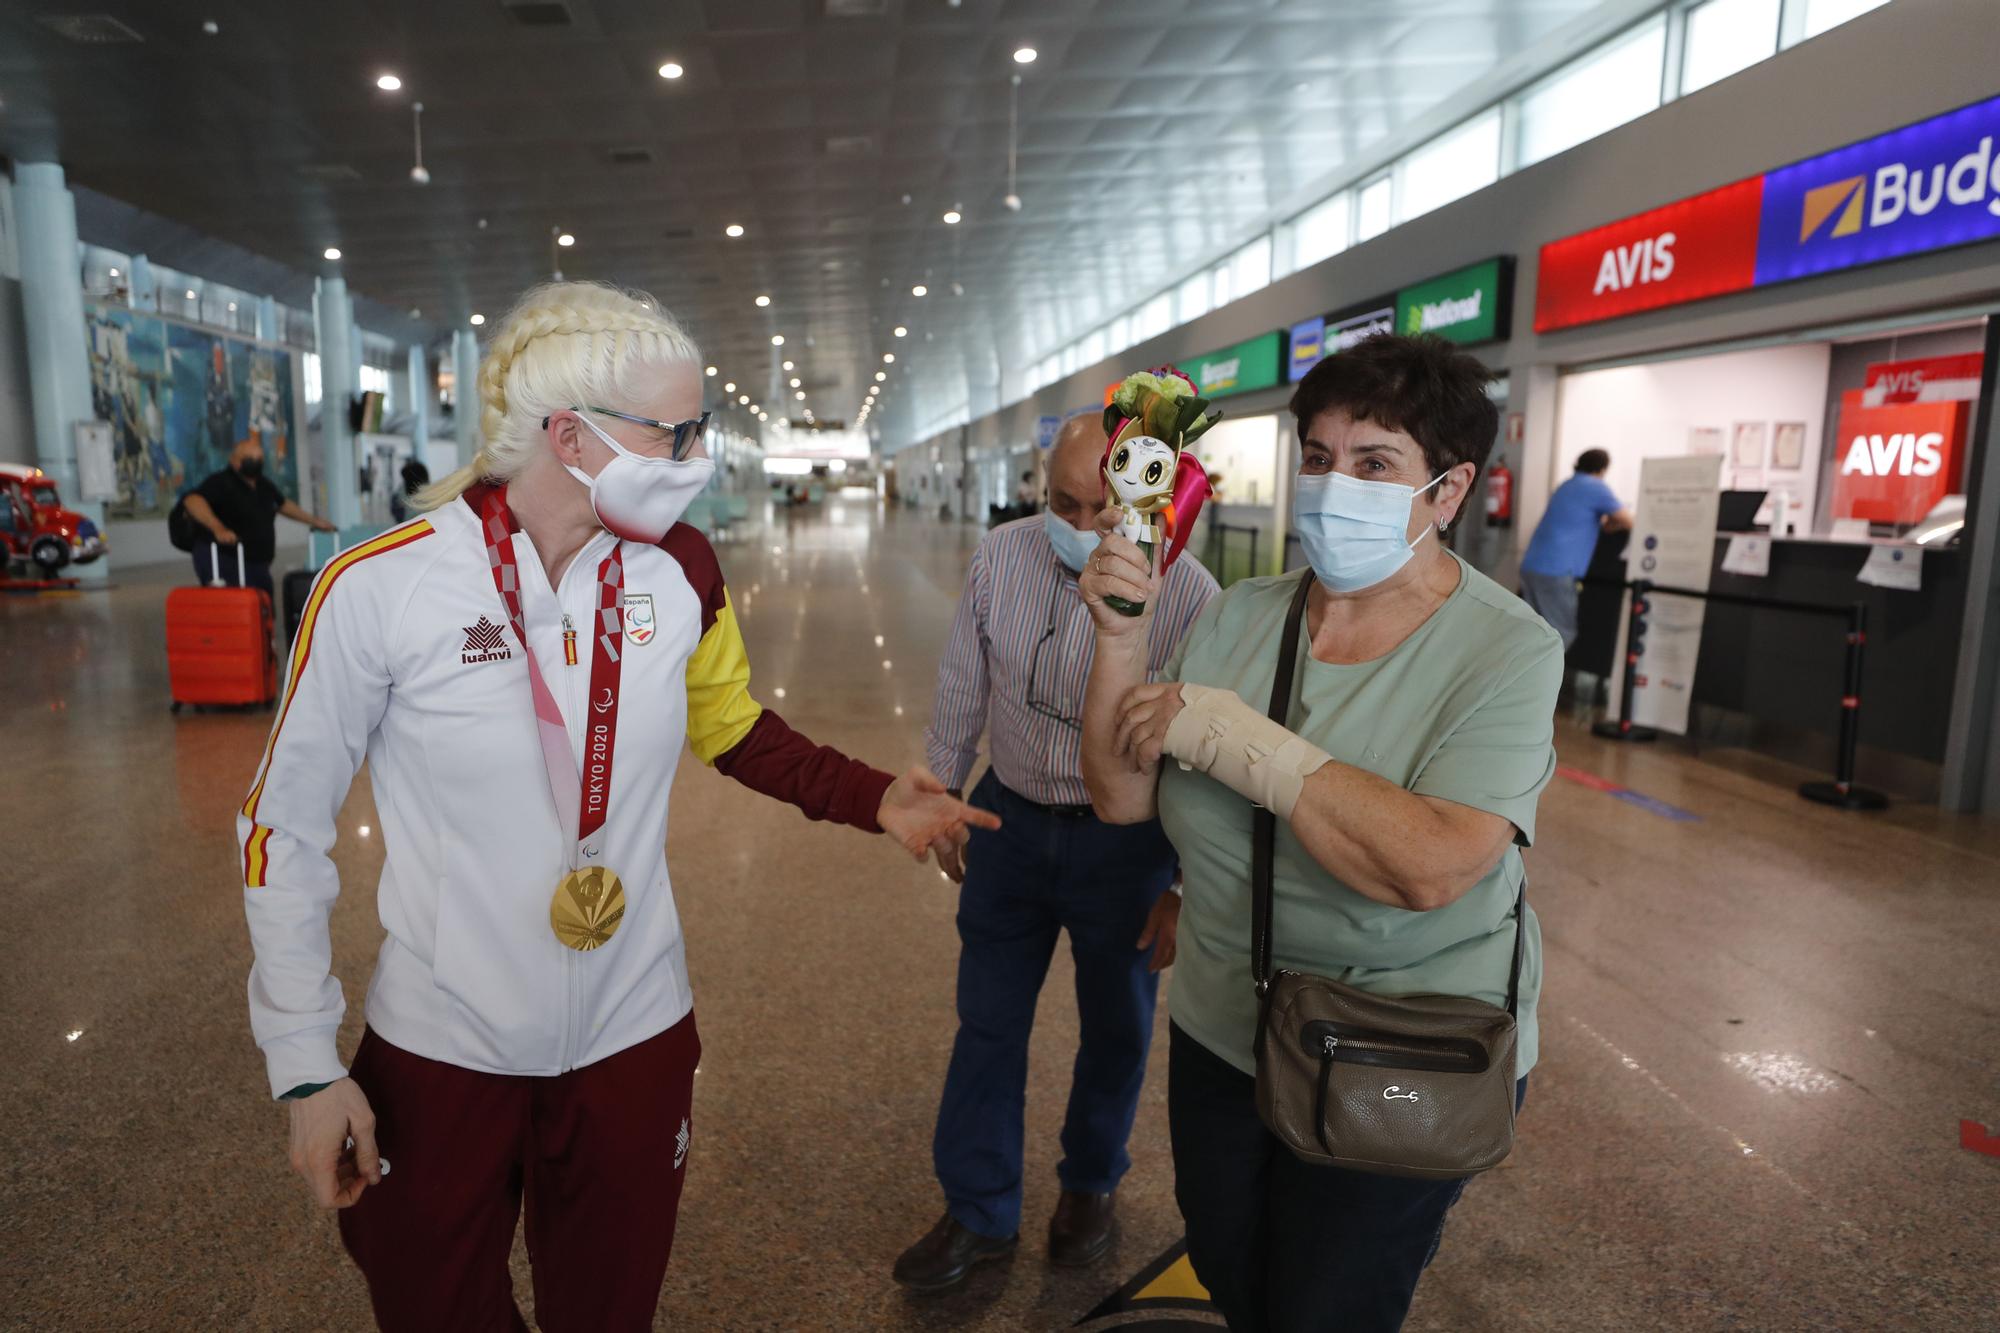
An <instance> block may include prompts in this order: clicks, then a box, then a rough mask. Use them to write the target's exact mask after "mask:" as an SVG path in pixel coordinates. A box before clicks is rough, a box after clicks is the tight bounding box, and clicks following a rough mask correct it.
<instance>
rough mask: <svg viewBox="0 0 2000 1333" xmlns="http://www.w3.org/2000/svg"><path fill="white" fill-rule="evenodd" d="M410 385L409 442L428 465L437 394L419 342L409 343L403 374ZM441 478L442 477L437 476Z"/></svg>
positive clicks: (421, 460)
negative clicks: (407, 365) (408, 361)
mask: <svg viewBox="0 0 2000 1333" xmlns="http://www.w3.org/2000/svg"><path fill="white" fill-rule="evenodd" d="M404 378H405V380H406V381H407V382H408V383H409V386H410V404H409V406H410V443H411V444H412V445H413V446H415V450H416V456H417V460H418V461H419V462H421V463H423V464H424V465H425V466H426V467H428V466H429V465H430V442H431V400H432V399H433V398H435V397H437V395H436V394H435V393H434V392H432V390H431V367H430V363H429V362H428V361H426V360H425V359H424V349H423V345H422V344H421V343H412V344H410V368H409V370H408V371H406V372H405V374H404ZM438 480H442V478H438Z"/></svg>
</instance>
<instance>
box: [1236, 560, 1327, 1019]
mask: <svg viewBox="0 0 2000 1333" xmlns="http://www.w3.org/2000/svg"><path fill="white" fill-rule="evenodd" d="M1312 583H1313V573H1312V571H1311V570H1310V569H1308V570H1304V571H1301V573H1300V575H1299V588H1298V591H1297V592H1295V593H1293V594H1292V603H1291V609H1290V610H1289V611H1287V612H1286V613H1285V632H1284V635H1283V637H1282V638H1280V639H1279V641H1278V667H1277V670H1276V671H1274V672H1273V673H1272V675H1271V706H1270V708H1269V709H1267V710H1266V714H1267V716H1269V717H1270V719H1271V720H1272V721H1273V722H1276V723H1277V724H1278V725H1279V726H1284V725H1286V724H1287V722H1288V721H1289V720H1290V718H1291V715H1292V682H1293V680H1294V679H1295V678H1296V677H1297V675H1298V667H1299V631H1300V629H1301V628H1302V627H1303V626H1304V625H1305V622H1306V596H1307V595H1308V594H1309V593H1310V592H1311V591H1312ZM1277 845H1278V817H1277V816H1276V815H1274V814H1272V813H1271V812H1270V811H1269V810H1266V809H1265V808H1264V807H1263V806H1261V805H1260V806H1258V807H1256V811H1255V813H1254V814H1253V815H1252V817H1251V838H1250V975H1251V977H1252V979H1254V980H1255V981H1256V983H1257V993H1258V994H1259V995H1262V994H1264V992H1265V991H1267V990H1269V989H1270V986H1271V899H1272V897H1273V894H1272V891H1271V880H1272V873H1273V872H1272V857H1273V856H1274V855H1275V854H1276V850H1277Z"/></svg>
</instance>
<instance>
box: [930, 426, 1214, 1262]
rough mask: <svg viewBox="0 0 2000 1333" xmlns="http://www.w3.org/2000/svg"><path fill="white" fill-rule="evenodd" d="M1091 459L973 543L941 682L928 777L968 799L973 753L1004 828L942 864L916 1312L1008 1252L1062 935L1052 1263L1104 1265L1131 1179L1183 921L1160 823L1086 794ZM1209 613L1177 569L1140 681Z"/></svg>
mask: <svg viewBox="0 0 2000 1333" xmlns="http://www.w3.org/2000/svg"><path fill="white" fill-rule="evenodd" d="M1105 443H1106V441H1105V435H1104V425H1103V421H1102V418H1101V416H1100V414H1098V413H1096V412H1085V413H1079V414H1078V415H1076V416H1074V417H1072V418H1071V419H1070V420H1069V421H1068V422H1067V423H1066V424H1065V425H1064V427H1063V429H1062V431H1061V433H1060V434H1059V435H1058V436H1057V438H1056V442H1055V446H1054V448H1053V449H1052V450H1051V451H1050V454H1049V458H1048V469H1047V471H1048V508H1047V509H1045V510H1044V511H1043V512H1042V513H1040V514H1038V515H1030V516H1028V517H1025V518H1017V519H1014V520H1012V521H1011V522H1007V523H1002V524H1000V525H998V526H997V527H995V528H994V529H993V530H992V531H991V532H989V533H987V534H986V537H985V539H984V540H982V541H981V542H980V543H979V549H978V550H977V551H976V552H975V553H974V554H973V557H972V563H971V567H970V569H969V570H968V572H967V574H966V579H965V594H964V596H963V597H962V598H961V599H960V601H959V604H958V616H957V619H956V620H955V621H954V623H953V625H952V634H951V642H950V643H949V645H948V646H947V647H946V649H945V655H944V661H943V663H942V664H941V665H940V667H939V669H938V687H937V703H936V707H935V710H934V712H933V715H932V718H931V725H930V728H929V730H928V731H927V732H926V733H925V738H926V741H927V744H928V748H929V756H930V763H931V766H932V768H933V769H934V770H935V771H936V772H937V773H938V774H939V776H940V777H942V778H943V780H944V782H945V785H946V786H948V787H950V788H952V789H953V790H954V791H957V790H961V789H963V787H964V784H965V781H966V779H967V778H968V777H970V776H971V773H972V769H973V766H974V764H975V762H976V761H977V759H978V755H979V740H980V736H981V734H982V733H984V734H985V736H986V738H987V740H988V743H989V748H990V751H991V764H990V766H989V767H988V769H987V771H986V774H985V776H984V777H982V778H981V779H980V781H979V785H978V786H977V787H975V788H974V789H973V791H972V795H971V796H970V798H969V801H970V803H971V804H972V805H975V806H979V807H981V808H983V809H986V810H990V811H994V812H996V813H998V814H999V815H1000V817H1001V819H1002V827H1001V828H1000V829H999V830H997V831H995V832H991V833H988V832H984V831H980V830H974V831H973V833H972V837H971V841H970V843H969V844H968V845H967V846H966V848H965V851H964V854H963V856H962V857H960V856H950V857H946V858H944V867H945V870H946V873H948V874H949V875H950V876H951V877H952V879H954V880H956V881H958V882H959V883H960V885H961V886H962V887H961V888H960V890H959V905H958V932H959V940H960V951H959V960H958V1018H959V1027H958V1036H957V1039H956V1041H955V1042H954V1043H953V1046H952V1054H951V1065H950V1068H949V1070H948V1071H947V1072H946V1074H945V1084H944V1094H943V1097H942V1100H941V1104H940V1105H939V1108H938V1121H937V1132H936V1136H935V1138H934V1140H933V1143H932V1161H933V1164H934V1166H935V1167H936V1170H937V1176H938V1182H939V1184H940V1185H942V1186H943V1187H944V1195H945V1205H946V1211H945V1214H944V1216H943V1218H941V1219H940V1220H939V1221H938V1223H937V1225H936V1226H934V1227H932V1228H931V1230H930V1231H929V1233H927V1234H926V1235H925V1236H924V1237H923V1239H921V1240H919V1241H918V1242H917V1243H916V1244H914V1245H912V1246H911V1247H910V1248H909V1249H908V1250H906V1251H905V1252H904V1253H903V1255H902V1257H901V1258H900V1259H898V1260H897V1261H896V1268H895V1277H896V1280H897V1281H898V1282H901V1283H903V1284H905V1285H906V1286H910V1287H913V1288H917V1289H919V1290H925V1291H935V1290H941V1289H943V1288H945V1287H950V1286H953V1285H955V1284H957V1283H958V1282H960V1281H961V1280H963V1279H964V1277H965V1275H966V1273H967V1272H968V1271H969V1270H970V1269H971V1268H972V1266H973V1265H974V1264H977V1263H980V1262H983V1261H985V1260H989V1259H998V1258H1002V1257H1005V1256H1006V1255H1009V1254H1011V1253H1013V1251H1014V1248H1015V1244H1016V1242H1017V1240H1018V1235H1019V1230H1020V1220H1021V1159H1022V1139H1023V1135H1024V1126H1023V1105H1024V1102H1025V1099H1026V1096H1027V1079H1028V1035H1029V1031H1030V1029H1031V1028H1032V1027H1033V1025H1034V1017H1035V1003H1036V1000H1037V998H1038V996H1039V995H1040V993H1041V988H1042V981H1043V979H1044V978H1045V977H1046V976H1047V975H1048V969H1049V960H1050V958H1051V957H1052V956H1053V955H1054V953H1055V947H1056V941H1057V937H1058V936H1059V935H1060V934H1061V933H1062V932H1063V931H1065V930H1067V931H1068V932H1069V936H1070V953H1071V956H1072V958H1073V959H1074V960H1075V964H1076V998H1077V1010H1078V1018H1079V1026H1080V1028H1081V1037H1082V1040H1081V1044H1080V1048H1079V1049H1078V1051H1077V1057H1076V1065H1075V1070H1074V1072H1073V1074H1072V1075H1071V1081H1070V1096H1069V1110H1068V1114H1067V1116H1066V1118H1065V1120H1064V1123H1063V1131H1062V1149H1063V1157H1062V1161H1061V1163H1060V1165H1058V1166H1057V1168H1056V1174H1057V1177H1058V1178H1059V1180H1060V1182H1061V1187H1062V1189H1061V1195H1060V1198H1059V1199H1058V1202H1057V1204H1056V1208H1055V1215H1054V1217H1053V1219H1052V1220H1051V1222H1050V1224H1049V1259H1050V1261H1051V1262H1052V1263H1056V1264H1059V1265H1064V1266H1082V1265H1087V1264H1091V1263H1095V1262H1096V1261H1097V1260H1098V1259H1100V1258H1102V1257H1103V1255H1104V1253H1105V1251H1106V1250H1107V1249H1108V1248H1109V1247H1110V1243H1111V1237H1112V1221H1113V1196H1114V1193H1115V1191H1116V1190H1117V1187H1118V1181H1119V1179H1120V1178H1121V1177H1122V1176H1123V1175H1124V1174H1125V1171H1126V1169H1127V1168H1128V1167H1129V1166H1130V1165H1131V1158H1130V1157H1129V1156H1128V1155H1127V1153H1126V1140H1127V1139H1128V1138H1129V1137H1130V1135H1131V1132H1132V1120H1133V1116H1134V1115H1135V1113H1136V1112H1137V1109H1138V1100H1139V1088H1140V1085H1141V1084H1142V1083H1143V1082H1144V1080H1145V1076H1146V1056H1147V1052H1148V1050H1149V1048H1150V1047H1151V1045H1152V1038H1153V1006H1154V1001H1155V999H1156V998H1157V996H1158V993H1159V975H1158V974H1159V971H1160V969H1162V968H1164V967H1166V966H1167V965H1168V964H1169V963H1171V962H1172V961H1173V956H1174V931H1175V925H1176V923H1177V922H1178V920H1179V917H1180V899H1179V898H1178V897H1177V896H1176V895H1175V893H1174V892H1173V884H1174V879H1175V875H1176V869H1177V866H1176V862H1175V858H1174V851H1173V848H1172V846H1171V845H1170V844H1169V843H1168V842H1167V839H1166V835H1165V834H1164V833H1162V832H1161V830H1160V825H1159V822H1158V821H1157V820H1152V821H1148V822H1146V823H1143V824H1134V825H1128V826H1124V827H1114V826H1112V825H1109V824H1105V823H1103V822H1101V821H1100V820H1099V819H1098V818H1097V817H1096V815H1095V814H1093V813H1092V812H1091V808H1090V795H1089V793H1088V792H1087V791H1086V790H1085V788H1084V785H1083V763H1082V756H1081V742H1082V731H1081V719H1082V711H1083V686H1084V681H1085V679H1086V677H1088V676H1089V674H1090V660H1091V655H1092V652H1093V649H1094V646H1095V636H1094V635H1093V633H1092V630H1091V621H1090V614H1089V612H1088V611H1087V610H1086V609H1085V608H1084V605H1083V601H1082V598H1081V597H1080V595H1079V594H1078V592H1077V574H1078V573H1079V572H1080V571H1081V570H1082V569H1083V566H1084V562H1085V561H1086V560H1087V559H1089V557H1090V554H1091V552H1092V551H1093V550H1094V549H1095V548H1096V545H1097V530H1096V526H1095V521H1096V518H1097V515H1098V513H1099V511H1101V510H1102V509H1103V508H1104V473H1103V459H1104V450H1105ZM1215 592H1216V584H1215V580H1214V579H1213V578H1211V577H1210V576H1209V573H1208V571H1207V570H1205V569H1203V568H1202V567H1201V565H1200V564H1199V563H1198V562H1197V561H1196V560H1194V558H1193V557H1191V556H1185V555H1184V556H1182V558H1181V559H1180V560H1178V561H1176V562H1175V564H1174V566H1173V568H1171V569H1170V570H1168V571H1167V575H1166V578H1165V580H1164V581H1163V583H1162V585H1161V588H1160V594H1159V597H1158V599H1157V601H1158V604H1157V605H1156V606H1154V607H1152V608H1151V616H1152V624H1151V631H1150V633H1151V639H1150V656H1151V661H1152V667H1153V670H1155V671H1158V670H1160V669H1161V668H1162V667H1164V666H1165V665H1166V663H1167V661H1168V660H1169V659H1170V658H1171V657H1172V656H1173V654H1174V651H1175V649H1176V648H1177V647H1178V646H1179V644H1180V641H1181V639H1182V637H1183V636H1184V635H1185V634H1186V633H1187V631H1188V628H1189V627H1190V626H1191V625H1192V624H1193V623H1194V620H1195V617H1196V616H1197V615H1199V614H1200V612H1201V609H1202V608H1203V607H1204V606H1206V605H1207V604H1208V599H1209V598H1210V597H1212V596H1213V595H1214V594H1215Z"/></svg>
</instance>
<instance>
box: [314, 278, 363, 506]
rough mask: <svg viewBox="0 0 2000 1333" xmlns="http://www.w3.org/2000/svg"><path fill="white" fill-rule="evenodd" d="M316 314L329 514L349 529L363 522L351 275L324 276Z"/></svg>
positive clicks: (316, 299)
mask: <svg viewBox="0 0 2000 1333" xmlns="http://www.w3.org/2000/svg"><path fill="white" fill-rule="evenodd" d="M313 317H314V320H315V321H316V333H317V335H318V339H319V383H320V418H319V419H320V432H319V434H320V449H321V452H320V459H321V462H322V464H323V469H324V475H325V477H326V507H327V515H326V516H327V517H328V518H330V519H332V520H333V521H334V522H335V523H337V524H339V525H340V526H341V527H343V528H349V527H353V526H354V525H355V524H357V523H359V522H360V521H361V484H360V481H359V479H358V477H357V476H356V473H355V470H354V429H353V427H352V426H351V425H350V424H349V421H348V415H347V414H348V409H349V408H350V407H351V406H352V405H353V402H354V391H355V388H356V386H357V385H358V384H359V382H360V380H359V374H360V372H359V370H358V368H357V366H356V363H355V359H354V338H353V333H352V330H353V328H354V307H353V304H352V303H351V302H350V301H349V300H348V297H347V279H345V278H342V277H337V276H336V277H330V278H321V279H320V280H319V283H318V285H317V289H316V290H315V291H314V293H313Z"/></svg>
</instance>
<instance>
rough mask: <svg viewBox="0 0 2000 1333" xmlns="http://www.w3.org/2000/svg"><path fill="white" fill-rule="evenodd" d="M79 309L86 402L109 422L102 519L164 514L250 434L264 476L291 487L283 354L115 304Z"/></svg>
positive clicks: (293, 435)
mask: <svg viewBox="0 0 2000 1333" xmlns="http://www.w3.org/2000/svg"><path fill="white" fill-rule="evenodd" d="M86 315H87V318H88V322H89V327H88V330H87V332H88V335H89V339H90V396H91V402H92V405H93V407H94V408H95V410H96V413H97V415H98V416H99V417H100V418H102V419H103V420H105V421H109V422H110V423H111V436H112V449H113V453H114V455H115V456H116V459H117V465H118V498H117V499H116V500H113V501H111V502H110V503H109V504H108V505H107V506H106V513H107V514H108V515H109V517H111V518H159V517H163V516H165V514H166V513H167V511H168V510H170V509H172V508H173V507H174V501H175V500H177V499H179V498H180V497H181V495H182V494H183V493H185V492H187V491H189V490H192V489H193V488H194V487H196V486H198V485H200V484H201V481H202V479H203V478H204V477H206V476H208V474H209V473H211V472H215V471H217V470H219V469H221V468H224V467H227V466H228V465H229V455H230V453H231V452H232V451H233V450H234V449H235V448H236V444H237V442H238V441H239V440H242V439H245V438H246V437H248V436H250V435H252V434H255V435H257V436H258V437H259V438H260V439H262V441H263V443H264V472H265V475H267V476H268V477H270V478H271V480H272V482H273V483H274V484H276V486H277V487H278V489H279V490H281V491H283V492H284V493H285V494H286V495H288V496H296V495H297V494H298V483H299V466H298V450H297V448H296V441H297V438H298V437H297V432H296V431H295V429H294V424H293V423H294V416H293V407H292V354H291V353H290V352H288V351H285V350H283V349H281V348H275V347H267V346H263V345H260V344H256V343H249V342H244V341H242V340H240V339H236V338H230V337H225V336H223V335H221V334H216V333H211V332H209V331H207V330H205V329H197V328H191V327H189V326H188V325H185V324H176V323H171V322H169V321H167V320H163V319H160V318H158V317H157V316H154V315H147V314H142V313H139V312H136V311H132V310H127V309H124V308H123V307H111V306H103V307H99V306H92V307H88V308H87V309H86Z"/></svg>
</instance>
